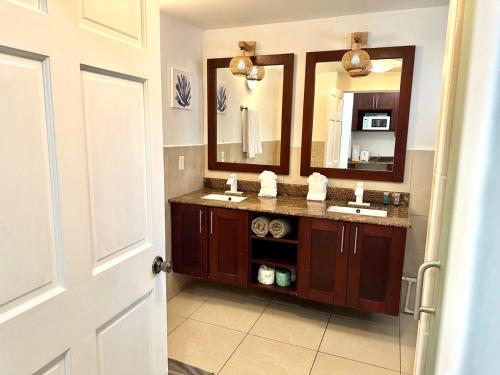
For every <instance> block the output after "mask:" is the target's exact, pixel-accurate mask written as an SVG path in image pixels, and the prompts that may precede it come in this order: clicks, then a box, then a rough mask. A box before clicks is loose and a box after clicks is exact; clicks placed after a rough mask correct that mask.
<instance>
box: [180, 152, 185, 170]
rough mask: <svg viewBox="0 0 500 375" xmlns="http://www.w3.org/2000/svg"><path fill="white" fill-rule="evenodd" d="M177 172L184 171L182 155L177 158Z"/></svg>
mask: <svg viewBox="0 0 500 375" xmlns="http://www.w3.org/2000/svg"><path fill="white" fill-rule="evenodd" d="M179 170H180V171H183V170H184V155H181V156H179Z"/></svg>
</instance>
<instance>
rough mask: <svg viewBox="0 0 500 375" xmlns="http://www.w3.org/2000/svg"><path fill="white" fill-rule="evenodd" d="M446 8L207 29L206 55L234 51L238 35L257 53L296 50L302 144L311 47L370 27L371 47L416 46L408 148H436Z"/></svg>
mask: <svg viewBox="0 0 500 375" xmlns="http://www.w3.org/2000/svg"><path fill="white" fill-rule="evenodd" d="M447 13H448V7H447V6H444V7H432V8H420V9H410V10H403V11H394V12H381V13H369V14H359V15H352V16H344V17H335V18H324V19H317V20H308V21H300V22H287V23H276V24H268V25H256V26H248V27H239V28H231V29H216V30H207V31H205V32H204V33H203V40H204V42H203V47H204V58H205V59H206V58H212V57H228V56H233V55H234V54H235V53H236V52H237V44H238V41H239V40H255V41H257V53H258V54H276V53H290V52H293V53H295V54H296V57H295V74H294V87H295V90H294V91H295V92H294V96H293V117H292V121H293V124H292V146H293V147H300V142H301V132H302V106H303V95H304V72H305V55H306V52H308V51H321V50H335V49H343V48H346V40H347V35H348V34H349V33H351V32H353V31H369V32H370V34H369V46H370V47H387V46H398V45H416V47H417V48H416V56H415V70H414V75H413V91H412V104H411V112H410V124H409V134H408V148H409V149H420V150H426V149H434V143H435V129H436V123H437V111H438V108H439V95H440V84H441V73H442V65H443V53H444V52H443V51H444V40H445V33H446V20H447ZM205 78H206V77H205ZM205 81H206V79H205ZM205 122H206V117H205ZM205 140H206V135H205Z"/></svg>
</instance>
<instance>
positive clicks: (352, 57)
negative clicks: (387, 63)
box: [342, 49, 372, 77]
mask: <svg viewBox="0 0 500 375" xmlns="http://www.w3.org/2000/svg"><path fill="white" fill-rule="evenodd" d="M342 65H343V66H344V69H345V70H346V71H347V73H349V75H350V76H351V77H362V76H367V75H368V74H370V72H371V70H372V63H371V61H370V55H369V54H368V52H366V51H363V50H362V49H353V50H351V51H348V52H346V53H345V54H344V56H342Z"/></svg>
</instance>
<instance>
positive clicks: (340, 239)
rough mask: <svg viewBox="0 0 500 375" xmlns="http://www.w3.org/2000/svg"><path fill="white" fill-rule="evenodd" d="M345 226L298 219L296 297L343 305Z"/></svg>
mask: <svg viewBox="0 0 500 375" xmlns="http://www.w3.org/2000/svg"><path fill="white" fill-rule="evenodd" d="M349 227H350V226H349V224H347V223H344V222H339V221H333V220H317V219H302V220H301V225H300V248H299V264H298V267H299V272H298V275H297V282H298V292H299V296H301V297H303V298H307V299H313V300H316V301H321V302H325V303H330V304H336V305H344V304H345V297H346V284H347V262H348V254H349Z"/></svg>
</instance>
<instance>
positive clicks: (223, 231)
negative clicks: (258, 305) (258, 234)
mask: <svg viewBox="0 0 500 375" xmlns="http://www.w3.org/2000/svg"><path fill="white" fill-rule="evenodd" d="M209 221H210V222H209V227H210V241H209V242H210V247H209V254H210V255H209V257H210V262H209V263H210V265H209V278H210V279H212V280H217V281H221V282H225V283H229V284H235V285H242V286H246V285H247V277H248V243H249V234H248V212H246V211H238V210H231V209H224V208H211V209H210V218H209Z"/></svg>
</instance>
